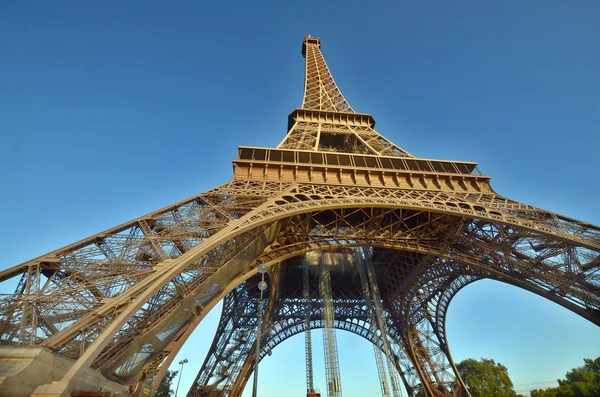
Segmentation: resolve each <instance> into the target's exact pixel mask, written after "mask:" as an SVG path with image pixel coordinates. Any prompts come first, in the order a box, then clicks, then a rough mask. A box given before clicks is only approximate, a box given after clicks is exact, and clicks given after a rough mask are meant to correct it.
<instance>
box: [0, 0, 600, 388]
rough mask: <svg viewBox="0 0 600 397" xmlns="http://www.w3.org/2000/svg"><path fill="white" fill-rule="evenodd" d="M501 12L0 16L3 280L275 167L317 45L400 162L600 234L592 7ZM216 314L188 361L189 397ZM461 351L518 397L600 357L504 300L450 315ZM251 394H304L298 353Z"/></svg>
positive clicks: (541, 305) (134, 8)
mask: <svg viewBox="0 0 600 397" xmlns="http://www.w3.org/2000/svg"><path fill="white" fill-rule="evenodd" d="M123 3H126V4H123ZM494 3H495V4H492V2H482V1H470V2H465V1H454V2H447V1H430V2H398V1H393V2H388V3H384V2H373V3H372V2H367V1H361V2H357V1H343V2H342V1H303V2H297V3H295V4H293V3H292V2H288V1H272V2H259V1H252V2H245V1H244V2H242V1H240V2H235V1H229V2H223V1H210V0H206V1H181V2H163V3H159V2H152V1H143V2H142V1H131V2H122V1H96V2H91V1H61V2H43V1H39V2H34V3H32V2H21V1H4V2H2V4H1V5H0V132H1V134H2V135H1V137H2V140H1V141H0V142H1V143H0V183H1V185H0V186H2V187H1V189H2V194H0V205H1V207H0V208H2V220H3V225H2V238H1V239H0V249H1V252H2V260H1V262H0V267H2V268H5V267H9V266H12V265H15V264H18V263H20V262H23V261H25V260H27V259H30V258H32V257H35V256H38V255H41V254H44V253H46V252H48V251H51V250H53V249H55V248H58V247H60V246H63V245H66V244H68V243H71V242H73V241H75V240H78V239H81V238H84V237H86V236H88V235H91V234H94V233H97V232H100V231H102V230H104V229H107V228H109V227H111V226H114V225H116V224H119V223H121V222H124V221H127V220H129V219H131V218H134V217H137V216H140V215H142V214H145V213H147V212H150V211H153V210H155V209H157V208H160V207H163V206H165V205H168V204H171V203H173V202H175V201H178V200H180V199H183V198H185V197H188V196H191V195H193V194H196V193H199V192H202V191H204V190H206V189H209V188H211V187H214V186H216V185H218V184H221V183H224V182H226V181H227V180H229V179H230V178H231V176H232V166H231V161H232V159H233V158H234V157H235V155H236V149H237V145H255V146H270V147H274V146H276V145H277V144H278V143H279V142H280V140H281V139H282V138H283V136H284V134H285V128H286V123H287V114H288V113H289V112H290V111H291V110H293V109H294V108H296V107H298V106H300V104H301V99H302V84H303V68H304V63H303V58H302V57H301V55H300V49H301V40H302V38H303V37H304V36H305V35H307V34H311V35H313V36H319V37H321V39H322V41H323V47H322V49H323V52H324V55H325V58H326V60H327V62H328V64H329V66H330V68H331V69H332V71H333V74H334V77H335V79H336V81H337V83H338V85H339V86H340V88H341V90H342V92H343V93H344V95H345V96H346V98H347V99H348V101H349V102H350V104H351V105H352V107H353V108H354V109H356V110H357V111H359V112H364V113H371V114H373V116H374V117H375V119H376V120H377V122H378V123H377V130H378V131H379V132H381V133H382V134H384V135H385V136H386V137H387V138H389V139H391V140H392V141H394V142H395V143H397V144H399V145H400V146H401V147H403V148H404V149H406V150H407V151H409V152H411V153H413V154H414V155H416V156H419V157H426V158H439V159H457V160H469V161H477V162H479V165H480V168H481V169H482V170H483V172H485V173H486V174H488V175H490V176H491V177H492V184H493V186H494V188H495V189H496V190H497V191H498V192H499V193H501V194H503V195H506V196H508V197H510V198H513V199H516V200H520V201H524V202H527V203H529V204H533V205H536V206H539V207H543V208H546V209H549V210H553V211H556V212H559V213H563V214H565V215H568V216H571V217H574V218H579V219H583V220H586V221H589V222H592V223H595V224H600V210H598V205H597V204H598V197H599V194H600V187H599V184H598V174H597V172H598V171H597V169H598V147H599V141H600V139H599V137H598V130H599V126H600V96H599V93H600V74H599V73H598V71H599V70H600V40H599V38H600V23H598V21H600V3H598V2H597V1H595V0H594V1H583V0H582V1H577V2H565V1H554V0H543V1H542V0H538V1H534V0H531V1H527V2H523V1H504V2H494ZM218 314H219V313H217V312H213V313H211V315H210V316H209V318H208V319H207V321H206V322H205V324H202V325H201V327H200V328H199V329H198V330H197V332H196V333H195V334H194V335H193V337H192V338H191V340H190V341H189V343H188V344H187V345H186V346H185V349H184V351H183V352H182V353H181V355H180V356H179V357H178V358H177V361H178V360H179V359H180V358H182V357H184V356H185V357H187V358H188V359H189V360H190V363H189V364H188V365H187V366H186V368H185V371H184V374H183V378H182V382H181V384H182V386H181V387H180V390H179V395H184V393H185V392H186V391H187V388H188V387H189V385H190V383H191V382H192V380H193V378H194V376H195V372H196V371H197V370H198V368H199V367H200V365H201V364H202V361H203V358H204V355H205V352H206V350H207V348H208V345H209V344H210V342H211V340H212V336H213V335H212V333H213V332H214V328H215V324H216V321H217V319H218ZM448 333H449V342H450V347H451V349H452V351H453V354H454V357H455V359H456V360H457V361H460V360H461V359H463V358H466V357H475V358H479V357H489V358H494V359H496V360H497V361H500V362H502V363H504V364H505V365H506V366H507V367H508V369H509V371H510V374H511V376H512V378H513V380H514V382H515V384H516V385H517V389H519V390H526V389H529V388H532V387H538V386H545V385H546V384H539V385H538V384H533V383H535V382H548V381H553V380H554V379H556V378H558V377H562V376H563V375H564V373H565V371H566V370H568V369H570V368H572V367H574V366H577V365H580V364H581V362H582V361H581V360H582V359H583V358H584V357H593V356H598V355H600V342H599V341H600V330H599V329H598V328H597V327H595V326H593V325H592V324H591V323H589V322H586V321H585V320H582V319H580V318H578V317H577V316H575V315H573V314H571V313H570V312H568V311H566V310H565V309H562V308H560V307H556V306H555V305H553V304H551V303H549V302H546V301H544V300H543V299H541V298H539V297H536V296H533V295H532V294H529V293H526V292H523V291H520V290H517V289H515V288H513V287H508V286H503V285H501V284H498V283H494V282H480V283H477V284H475V285H472V286H469V287H468V288H466V289H465V290H464V291H463V292H461V293H460V294H459V295H458V296H457V298H456V299H455V301H453V303H452V305H451V307H450V313H449V318H448ZM315 339H316V341H315V346H318V347H320V346H321V344H320V343H321V342H320V332H316V333H315ZM339 343H340V356H341V359H342V366H341V372H342V378H343V383H342V388H343V391H344V395H345V396H346V397H353V396H364V395H376V394H377V393H379V388H378V386H377V379H376V370H375V364H374V359H373V357H372V356H373V355H372V349H371V347H370V346H369V345H368V344H367V343H366V342H365V341H363V340H361V339H360V338H358V337H356V336H353V335H348V334H345V333H342V332H340V333H339ZM320 351H321V349H320V348H319V349H317V352H316V356H317V359H316V368H317V377H316V382H317V385H318V386H319V387H320V388H321V389H322V390H324V381H323V364H322V358H321V352H320ZM365 363H366V364H365ZM260 380H261V382H260V384H259V389H260V391H261V396H262V397H269V396H279V395H282V394H285V395H292V394H295V395H302V394H303V392H304V363H303V338H302V336H297V337H295V338H292V339H291V340H289V341H288V342H287V343H284V344H283V345H281V346H280V347H278V348H277V349H276V350H275V351H274V354H273V356H272V357H269V358H267V359H266V360H265V361H264V362H263V364H262V365H261V371H260ZM247 395H249V394H248V393H247Z"/></svg>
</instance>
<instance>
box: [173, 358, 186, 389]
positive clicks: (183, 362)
mask: <svg viewBox="0 0 600 397" xmlns="http://www.w3.org/2000/svg"><path fill="white" fill-rule="evenodd" d="M187 362H188V360H187V358H184V359H183V360H181V361H180V362H179V364H181V371H179V380H178V381H177V388H176V389H175V397H177V392H178V391H179V382H181V374H183V364H187Z"/></svg>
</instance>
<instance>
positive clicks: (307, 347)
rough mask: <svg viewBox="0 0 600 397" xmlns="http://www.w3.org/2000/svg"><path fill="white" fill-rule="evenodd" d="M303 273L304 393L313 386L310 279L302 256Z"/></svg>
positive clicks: (310, 390) (306, 262)
mask: <svg viewBox="0 0 600 397" xmlns="http://www.w3.org/2000/svg"><path fill="white" fill-rule="evenodd" d="M303 265H304V269H303V271H304V274H303V283H302V284H303V297H304V304H305V305H306V309H305V314H306V319H305V320H304V321H305V323H306V331H304V352H305V355H306V393H307V394H308V393H314V392H315V386H314V382H313V361H312V336H311V329H310V312H311V307H310V279H309V274H308V266H309V263H308V260H307V258H306V256H304V264H303Z"/></svg>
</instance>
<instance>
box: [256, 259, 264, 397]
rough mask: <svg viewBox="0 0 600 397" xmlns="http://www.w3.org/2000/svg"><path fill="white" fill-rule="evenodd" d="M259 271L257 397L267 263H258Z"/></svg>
mask: <svg viewBox="0 0 600 397" xmlns="http://www.w3.org/2000/svg"><path fill="white" fill-rule="evenodd" d="M258 272H259V273H260V274H261V276H262V277H261V280H260V282H259V283H258V289H259V290H260V300H259V301H258V321H257V325H256V353H254V384H253V385H252V397H256V392H257V387H258V356H259V355H260V337H261V328H262V304H263V292H264V291H265V290H266V289H267V282H266V281H265V273H266V272H267V265H265V264H264V263H261V264H260V265H258Z"/></svg>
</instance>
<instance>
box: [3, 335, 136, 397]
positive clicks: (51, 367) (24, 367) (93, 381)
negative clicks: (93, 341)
mask: <svg viewBox="0 0 600 397" xmlns="http://www.w3.org/2000/svg"><path fill="white" fill-rule="evenodd" d="M73 363H75V361H74V360H72V359H70V358H66V357H63V356H61V355H59V354H57V353H54V352H53V351H52V350H50V349H48V348H44V347H27V346H15V347H12V346H2V347H0V390H1V391H2V392H0V395H2V396H3V397H30V396H35V397H51V396H52V397H70V396H71V390H70V389H69V387H68V384H67V383H64V382H60V380H61V378H62V377H63V376H64V375H65V374H66V373H67V371H68V370H69V369H70V368H71V366H72V365H73ZM72 387H73V391H95V392H96V391H105V392H112V393H121V394H123V393H124V392H125V391H126V390H127V386H123V385H121V384H119V383H117V382H113V381H110V380H108V379H106V378H105V377H104V376H102V375H101V374H100V373H98V372H96V371H94V370H92V369H88V370H86V371H85V372H84V373H83V374H82V375H81V376H80V378H79V379H78V380H77V381H76V383H75V384H73V385H72Z"/></svg>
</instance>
